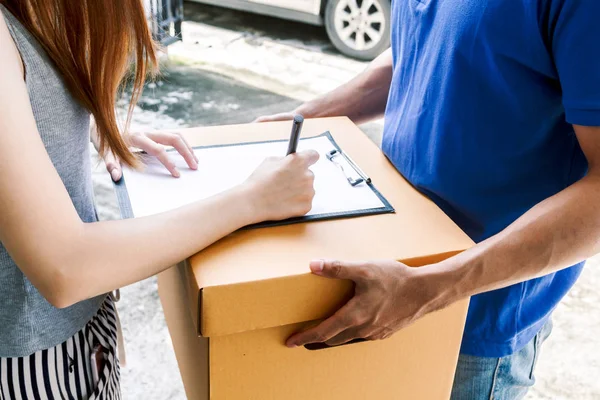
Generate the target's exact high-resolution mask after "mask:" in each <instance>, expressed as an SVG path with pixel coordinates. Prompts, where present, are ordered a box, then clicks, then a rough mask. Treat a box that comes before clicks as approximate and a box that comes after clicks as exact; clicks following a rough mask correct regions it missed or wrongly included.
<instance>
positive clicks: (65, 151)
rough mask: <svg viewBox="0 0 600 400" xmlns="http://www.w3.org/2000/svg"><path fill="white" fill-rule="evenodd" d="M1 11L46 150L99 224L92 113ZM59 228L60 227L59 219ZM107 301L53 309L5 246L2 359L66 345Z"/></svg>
mask: <svg viewBox="0 0 600 400" xmlns="http://www.w3.org/2000/svg"><path fill="white" fill-rule="evenodd" d="M0 13H1V14H3V15H4V19H5V20H6V23H7V25H8V29H9V31H10V33H11V35H12V38H13V40H14V42H15V44H16V46H17V49H18V50H19V52H20V54H21V58H22V59H23V64H24V66H25V81H26V84H27V91H28V93H29V98H30V101H31V107H32V109H33V115H34V117H35V122H36V124H37V128H38V131H39V133H40V136H41V139H42V141H43V143H44V146H45V147H46V151H47V152H48V155H49V156H50V159H51V160H52V163H53V164H54V168H56V170H57V171H58V174H59V175H60V178H61V179H62V181H63V183H64V185H65V187H66V188H67V191H68V193H69V196H70V197H71V200H72V201H73V205H74V206H75V209H76V210H77V212H78V214H79V216H80V217H81V219H82V221H83V222H95V221H97V217H96V212H95V208H94V198H93V191H92V176H91V162H90V148H89V146H90V136H89V127H90V114H89V112H88V111H86V110H85V109H84V108H83V107H82V106H81V105H80V104H79V103H78V102H77V101H76V100H75V99H74V98H73V97H72V96H71V94H70V93H69V91H68V90H67V87H66V86H65V83H64V82H63V79H62V78H61V75H60V73H59V72H58V71H57V70H56V69H55V67H54V64H53V62H52V61H51V60H50V58H49V57H48V56H47V54H46V53H45V51H44V50H43V49H42V47H41V46H40V44H39V42H37V40H36V39H35V38H34V37H33V36H32V35H31V34H30V33H29V32H28V31H27V30H26V29H25V28H24V27H23V26H22V25H21V24H20V23H19V21H18V20H17V19H16V18H15V17H14V16H13V15H12V14H10V13H9V12H8V10H7V9H6V8H4V7H3V6H2V5H0ZM0 73H1V72H0ZM14 150H15V151H27V149H14ZM32 173H35V172H34V171H32ZM16 184H18V183H16ZM39 195H40V196H42V197H43V196H44V193H40V194H39ZM54 229H57V230H58V229H61V225H60V221H57V222H56V226H55V227H54ZM64 246H65V247H66V246H69V243H64ZM104 298H105V296H99V297H97V298H94V299H90V300H86V301H82V302H80V303H78V304H75V305H73V306H71V307H68V308H65V309H57V308H55V307H53V306H52V305H51V304H49V303H48V302H47V301H46V299H45V298H44V297H43V296H42V295H40V293H39V292H38V291H37V289H36V288H35V287H34V286H33V285H32V284H31V282H30V281H29V280H28V279H27V277H25V275H23V273H22V272H21V270H20V269H19V267H18V266H17V265H16V264H15V262H14V261H13V260H12V258H11V257H10V255H9V254H8V252H7V251H6V249H5V248H4V246H3V245H2V243H0V357H23V356H26V355H29V354H32V353H35V352H36V351H39V350H42V349H47V348H51V347H54V346H56V345H58V344H60V343H62V342H64V341H66V340H67V339H68V338H70V337H71V336H73V335H74V334H75V333H77V332H78V331H79V330H80V329H82V328H83V327H84V326H85V324H86V323H87V322H88V321H89V320H90V319H91V318H92V317H93V316H94V315H95V314H96V312H97V311H98V309H99V308H100V306H101V304H102V302H103V300H104Z"/></svg>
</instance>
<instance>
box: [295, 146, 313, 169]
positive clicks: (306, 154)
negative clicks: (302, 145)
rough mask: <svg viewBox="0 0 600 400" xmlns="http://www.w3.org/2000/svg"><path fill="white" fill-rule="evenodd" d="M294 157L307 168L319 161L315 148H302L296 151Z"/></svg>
mask: <svg viewBox="0 0 600 400" xmlns="http://www.w3.org/2000/svg"><path fill="white" fill-rule="evenodd" d="M296 157H297V158H298V159H299V160H300V161H301V162H302V163H304V165H305V166H306V167H307V168H308V167H310V166H311V165H313V164H314V163H316V162H317V161H319V153H318V152H316V151H315V150H304V151H301V152H299V153H296Z"/></svg>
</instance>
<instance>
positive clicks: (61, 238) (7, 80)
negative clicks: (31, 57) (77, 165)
mask: <svg viewBox="0 0 600 400" xmlns="http://www.w3.org/2000/svg"><path fill="white" fill-rule="evenodd" d="M0 71H1V73H0V210H2V211H1V212H0V241H1V242H2V244H3V245H4V246H5V248H6V249H7V250H8V252H9V254H10V255H11V257H12V258H13V260H14V261H15V262H16V264H17V265H18V266H19V268H21V270H22V271H23V272H24V274H25V275H26V276H27V277H28V278H29V279H30V280H31V282H32V283H33V284H34V285H35V286H36V288H38V290H39V291H40V292H41V294H42V295H44V296H45V297H46V298H47V299H48V300H49V301H50V302H51V303H52V304H53V305H55V306H57V307H66V306H69V305H71V304H74V303H76V302H78V301H81V300H84V299H86V298H90V297H93V296H96V295H99V294H102V293H106V292H108V291H110V290H114V289H116V288H119V287H122V286H124V285H127V284H130V283H133V282H136V281H139V280H142V279H144V278H147V277H149V276H152V275H154V274H156V273H158V272H160V271H162V270H164V269H166V268H168V267H169V266H171V265H173V264H175V263H177V262H179V261H181V260H182V259H184V258H186V257H188V256H189V255H191V254H194V253H196V252H198V251H200V250H201V249H203V248H204V247H206V246H208V245H210V244H211V243H213V242H215V241H216V240H218V239H220V238H221V237H223V236H225V235H227V234H229V233H231V232H233V231H235V230H236V229H238V228H240V227H242V226H244V225H247V224H251V223H254V222H258V221H261V220H265V219H283V218H287V217H291V216H296V215H302V214H304V213H306V212H308V211H309V209H310V206H311V201H312V197H313V196H314V190H313V188H312V184H313V179H314V177H313V176H312V173H311V172H310V171H309V169H308V167H309V166H310V165H311V164H313V163H314V162H315V161H316V160H317V158H318V155H317V154H316V153H315V152H307V153H301V154H296V155H293V156H289V157H286V158H285V159H282V160H267V161H266V162H265V163H264V164H263V165H262V166H261V167H260V168H259V169H258V170H257V171H256V172H255V173H254V174H253V175H252V177H251V178H250V179H249V180H248V181H247V182H246V183H245V184H243V185H241V186H239V187H237V188H234V189H232V190H229V191H227V192H225V193H222V194H219V195H217V196H215V197H213V198H210V199H207V200H204V201H201V202H197V203H194V204H191V205H188V206H186V207H182V208H179V209H177V210H174V211H171V212H166V213H163V214H160V215H156V216H152V217H146V218H139V219H133V220H125V221H111V222H98V223H90V224H86V223H83V222H82V221H81V219H80V218H79V216H78V214H77V212H76V210H75V208H74V206H73V204H72V201H71V199H70V197H69V195H68V193H67V190H66V188H65V186H64V184H63V182H62V181H61V179H60V177H59V176H58V173H57V172H56V170H55V168H54V166H53V165H52V162H51V160H50V158H49V156H48V153H47V152H46V149H45V147H44V145H43V143H42V141H41V139H40V135H39V133H38V131H37V127H36V124H35V120H34V117H33V113H32V110H31V106H30V102H29V98H28V94H27V89H26V86H25V83H24V81H23V71H22V67H21V60H20V57H19V55H18V53H17V52H16V51H15V47H14V43H13V42H12V39H11V37H10V35H9V33H8V30H7V28H6V25H5V23H4V20H3V19H2V18H1V17H0ZM292 182H293V183H292Z"/></svg>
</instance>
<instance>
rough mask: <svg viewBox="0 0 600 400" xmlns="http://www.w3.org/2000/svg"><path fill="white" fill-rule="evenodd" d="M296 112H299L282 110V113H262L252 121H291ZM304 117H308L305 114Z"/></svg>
mask: <svg viewBox="0 0 600 400" xmlns="http://www.w3.org/2000/svg"><path fill="white" fill-rule="evenodd" d="M296 114H299V113H297V112H294V111H290V112H283V113H279V114H273V115H263V116H261V117H258V118H256V119H255V120H254V121H252V122H253V123H258V122H275V121H291V120H293V119H294V116H295V115H296ZM305 117H306V118H308V117H307V116H305Z"/></svg>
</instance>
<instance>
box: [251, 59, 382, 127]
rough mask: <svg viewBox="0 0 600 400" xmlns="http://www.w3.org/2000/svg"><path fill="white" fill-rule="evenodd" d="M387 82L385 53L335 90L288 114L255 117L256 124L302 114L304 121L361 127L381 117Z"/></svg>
mask: <svg viewBox="0 0 600 400" xmlns="http://www.w3.org/2000/svg"><path fill="white" fill-rule="evenodd" d="M391 82H392V51H391V49H388V50H387V51H385V52H383V53H382V54H381V55H380V56H379V57H377V58H376V59H375V60H373V62H371V64H369V67H367V69H366V70H364V71H363V72H361V73H360V74H358V75H357V76H356V77H355V78H354V79H352V80H351V81H349V82H347V83H345V84H343V85H342V86H340V87H338V88H337V89H334V90H333V91H331V92H329V93H326V94H324V95H322V96H319V97H317V98H316V99H314V100H311V101H309V102H307V103H304V104H302V105H301V106H300V107H298V108H297V109H295V110H293V111H291V112H286V113H281V114H276V115H270V116H264V117H259V118H257V119H256V122H269V121H282V120H288V119H292V118H293V117H294V115H295V114H302V115H303V116H304V117H305V118H322V117H336V116H347V117H349V118H350V119H351V120H352V121H354V122H355V123H356V124H363V123H365V122H369V121H371V120H374V119H377V118H381V117H383V113H384V112H385V106H386V103H387V98H388V93H389V91H390V84H391Z"/></svg>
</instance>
